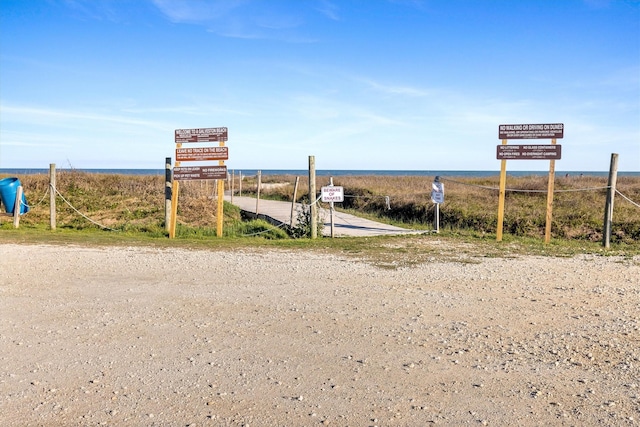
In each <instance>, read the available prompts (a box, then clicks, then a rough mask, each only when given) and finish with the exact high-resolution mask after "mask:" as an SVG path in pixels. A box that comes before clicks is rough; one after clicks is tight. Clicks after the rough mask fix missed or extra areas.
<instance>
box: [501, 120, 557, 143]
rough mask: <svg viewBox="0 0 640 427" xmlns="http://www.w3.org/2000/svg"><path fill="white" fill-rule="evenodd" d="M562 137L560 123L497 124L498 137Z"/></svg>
mask: <svg viewBox="0 0 640 427" xmlns="http://www.w3.org/2000/svg"><path fill="white" fill-rule="evenodd" d="M562 137H564V124H562V123H543V124H527V125H500V126H498V139H561V138H562Z"/></svg>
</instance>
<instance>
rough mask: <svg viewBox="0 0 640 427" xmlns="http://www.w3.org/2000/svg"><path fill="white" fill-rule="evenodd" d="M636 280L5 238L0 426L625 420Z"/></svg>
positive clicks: (568, 271) (635, 363)
mask: <svg viewBox="0 0 640 427" xmlns="http://www.w3.org/2000/svg"><path fill="white" fill-rule="evenodd" d="M639 278H640V259H639V258H638V257H636V258H635V259H626V260H625V259H621V258H613V257H597V256H581V257H576V258H570V259H568V258H539V257H519V258H514V259H497V258H492V259H478V260H477V262H465V263H450V262H439V261H436V262H433V263H430V264H424V265H421V266H418V267H412V268H400V269H397V270H388V269H380V268H378V267H375V266H371V265H369V264H367V263H365V262H362V261H358V260H353V259H349V258H343V257H340V256H336V255H326V254H320V253H315V252H304V251H299V252H285V251H274V252H268V251H266V250H246V251H241V252H234V253H231V252H207V251H186V250H173V249H171V250H161V249H143V248H104V249H102V248H82V247H63V246H28V245H27V246H20V245H12V244H10V245H0V348H1V354H0V356H1V357H0V413H2V417H1V420H0V425H3V426H13V425H21V426H27V425H32V426H36V425H38V426H40V425H43V426H58V425H69V426H76V425H77V426H79V425H114V426H115V425H117V426H151V425H157V426H167V425H171V426H180V425H183V426H185V425H191V426H209V425H211V426H214V425H215V426H226V425H229V426H249V425H250V426H313V425H335V426H374V425H378V426H425V425H431V424H438V425H493V426H507V425H509V426H511V425H524V426H527V425H528V426H540V425H567V426H571V425H581V426H582V425H611V426H625V425H631V426H636V425H638V422H639V421H640V308H639V306H640V285H639V284H638V282H639V281H640V280H639Z"/></svg>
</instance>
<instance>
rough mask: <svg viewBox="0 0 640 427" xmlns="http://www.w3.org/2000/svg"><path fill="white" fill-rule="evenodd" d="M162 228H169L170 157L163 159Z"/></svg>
mask: <svg viewBox="0 0 640 427" xmlns="http://www.w3.org/2000/svg"><path fill="white" fill-rule="evenodd" d="M164 229H165V230H166V231H167V232H168V231H169V230H170V229H171V157H165V160H164Z"/></svg>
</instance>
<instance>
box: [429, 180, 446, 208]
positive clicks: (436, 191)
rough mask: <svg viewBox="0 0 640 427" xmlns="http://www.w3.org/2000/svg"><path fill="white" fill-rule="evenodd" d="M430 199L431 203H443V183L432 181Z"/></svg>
mask: <svg viewBox="0 0 640 427" xmlns="http://www.w3.org/2000/svg"><path fill="white" fill-rule="evenodd" d="M431 201H432V202H433V203H437V204H440V203H444V184H443V183H441V182H435V181H434V182H433V184H431Z"/></svg>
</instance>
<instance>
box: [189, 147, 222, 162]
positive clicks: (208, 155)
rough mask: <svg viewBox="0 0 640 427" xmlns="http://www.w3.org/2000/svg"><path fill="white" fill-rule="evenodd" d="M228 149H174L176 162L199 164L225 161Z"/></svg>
mask: <svg viewBox="0 0 640 427" xmlns="http://www.w3.org/2000/svg"><path fill="white" fill-rule="evenodd" d="M228 158H229V147H195V148H176V161H178V162H200V161H208V160H227V159H228Z"/></svg>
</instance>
